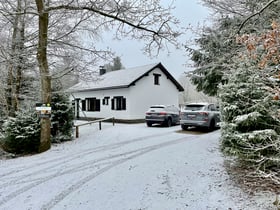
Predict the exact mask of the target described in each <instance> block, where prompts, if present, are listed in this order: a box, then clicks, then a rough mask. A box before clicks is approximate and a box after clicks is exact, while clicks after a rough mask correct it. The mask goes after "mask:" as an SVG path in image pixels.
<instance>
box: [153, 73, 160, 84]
mask: <svg viewBox="0 0 280 210" xmlns="http://www.w3.org/2000/svg"><path fill="white" fill-rule="evenodd" d="M160 76H161V75H160V74H154V84H155V85H159V78H160Z"/></svg>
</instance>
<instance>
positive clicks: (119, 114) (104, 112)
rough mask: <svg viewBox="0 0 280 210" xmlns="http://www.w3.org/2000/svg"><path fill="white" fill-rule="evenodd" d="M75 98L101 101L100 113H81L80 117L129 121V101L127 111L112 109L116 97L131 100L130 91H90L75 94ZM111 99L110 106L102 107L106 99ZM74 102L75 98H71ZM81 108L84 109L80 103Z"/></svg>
mask: <svg viewBox="0 0 280 210" xmlns="http://www.w3.org/2000/svg"><path fill="white" fill-rule="evenodd" d="M73 95H74V97H75V98H80V99H81V100H82V99H85V98H97V99H100V112H92V111H83V112H82V111H80V117H93V118H106V117H112V116H113V117H115V118H117V119H129V113H130V106H129V104H128V101H127V102H126V110H112V109H111V99H112V98H113V97H114V96H123V97H125V98H126V99H128V98H129V89H128V88H122V89H113V90H101V91H90V92H77V93H73ZM107 96H108V97H110V99H109V105H102V99H103V98H104V97H107ZM71 100H73V97H72V98H71ZM80 107H82V104H81V101H80Z"/></svg>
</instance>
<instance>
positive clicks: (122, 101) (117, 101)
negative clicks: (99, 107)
mask: <svg viewBox="0 0 280 210" xmlns="http://www.w3.org/2000/svg"><path fill="white" fill-rule="evenodd" d="M111 109H112V110H116V111H122V110H126V98H125V97H123V96H114V97H113V98H112V99H111Z"/></svg>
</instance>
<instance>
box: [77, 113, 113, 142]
mask: <svg viewBox="0 0 280 210" xmlns="http://www.w3.org/2000/svg"><path fill="white" fill-rule="evenodd" d="M108 120H112V123H113V126H114V125H115V118H114V117H108V118H104V119H99V120H94V121H90V122H86V123H81V124H79V125H74V127H75V131H76V138H79V127H80V126H83V125H91V124H93V123H99V130H101V129H102V127H101V122H104V121H108Z"/></svg>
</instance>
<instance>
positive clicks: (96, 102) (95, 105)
mask: <svg viewBox="0 0 280 210" xmlns="http://www.w3.org/2000/svg"><path fill="white" fill-rule="evenodd" d="M87 103H88V111H91V112H99V111H100V99H96V98H87Z"/></svg>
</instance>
